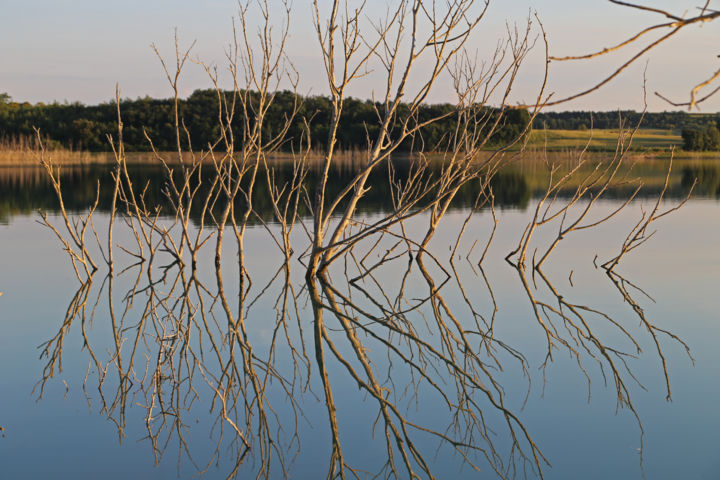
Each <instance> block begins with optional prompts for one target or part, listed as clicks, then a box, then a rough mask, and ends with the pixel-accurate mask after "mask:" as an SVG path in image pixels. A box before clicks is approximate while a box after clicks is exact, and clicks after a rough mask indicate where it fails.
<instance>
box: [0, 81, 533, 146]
mask: <svg viewBox="0 0 720 480" xmlns="http://www.w3.org/2000/svg"><path fill="white" fill-rule="evenodd" d="M232 94H233V92H226V95H227V96H228V97H231V96H232ZM2 95H3V96H0V138H3V137H4V138H17V137H31V136H33V135H34V127H37V128H38V129H40V131H41V132H42V135H43V137H46V138H47V139H48V140H49V142H50V143H58V144H59V145H61V146H64V147H67V148H73V149H82V150H90V151H106V150H109V144H108V141H107V134H108V133H112V132H115V131H116V130H117V110H116V109H117V106H116V104H115V103H114V102H108V103H101V104H99V105H83V104H81V103H78V102H76V103H52V104H43V103H37V104H34V105H33V104H30V103H27V102H25V103H19V102H12V101H11V98H10V96H9V95H7V94H2ZM253 96H256V94H254V93H251V94H250V97H253ZM251 101H252V98H251ZM254 101H255V102H257V101H258V100H257V99H254ZM297 105H299V109H298V108H297ZM120 107H121V109H122V112H123V120H124V124H125V125H124V130H123V135H124V143H125V148H126V149H127V150H132V151H149V150H150V149H151V145H150V143H149V142H148V140H147V138H146V136H145V135H146V133H147V136H148V137H150V138H151V139H152V141H153V143H154V145H155V148H157V149H159V150H173V149H175V148H176V145H177V144H176V137H175V133H176V132H175V125H174V103H173V99H153V98H150V97H145V98H138V99H136V100H130V99H126V100H122V101H121V104H120ZM382 108H383V107H382V106H381V105H379V104H378V103H377V102H372V101H370V100H360V99H356V98H348V99H346V100H345V107H344V108H343V110H342V113H341V118H340V124H339V130H338V141H337V146H338V147H339V148H341V149H346V150H353V149H364V148H367V144H368V138H375V136H376V135H377V133H378V128H379V127H378V124H377V111H378V109H380V110H382ZM483 108H484V109H485V110H486V111H487V113H488V117H496V116H498V115H499V114H500V110H499V109H493V108H491V107H483ZM295 110H297V111H295ZM399 110H401V111H407V110H408V106H407V105H400V107H399ZM178 111H179V114H180V116H181V118H182V119H183V120H184V123H185V125H186V126H187V128H188V130H189V132H188V133H189V134H190V136H191V138H192V139H193V143H195V145H197V146H198V147H199V148H204V147H206V146H207V145H209V144H213V143H215V142H216V141H217V139H218V138H220V136H221V132H220V127H219V126H218V123H217V118H218V92H216V91H215V90H196V91H195V92H193V93H192V94H191V95H190V96H189V97H188V98H187V99H184V100H180V101H179V104H178ZM460 114H461V113H460V112H459V110H458V108H457V107H456V105H453V104H449V103H445V104H433V105H430V104H423V105H421V106H420V108H419V109H418V110H417V116H418V120H419V121H420V122H424V121H427V120H429V119H435V118H441V120H438V121H434V122H428V124H427V125H426V126H425V127H424V128H423V129H422V131H421V136H422V141H423V143H424V149H425V150H426V151H433V150H435V149H438V148H441V145H442V144H443V142H447V141H448V140H449V139H450V138H451V137H452V135H453V133H454V132H455V130H456V128H457V125H458V118H459V115H460ZM291 116H293V118H294V120H293V122H292V125H290V127H289V131H288V132H287V133H288V135H287V141H286V142H285V144H284V145H283V147H282V148H283V149H284V150H287V151H289V150H292V149H293V148H297V147H298V145H299V141H300V138H301V137H302V135H303V132H304V131H305V128H306V126H305V124H304V122H305V120H308V121H309V122H310V123H311V126H312V129H313V136H314V137H315V138H318V139H324V138H326V137H327V134H328V130H327V129H328V124H329V123H330V118H331V116H332V101H331V99H330V98H329V97H325V96H299V95H296V94H295V93H294V92H291V91H283V92H277V93H276V94H275V97H274V101H273V104H272V106H271V107H270V108H269V109H268V112H267V113H266V118H265V119H264V124H263V130H264V131H263V134H264V135H265V136H266V137H267V138H272V137H275V136H276V135H278V133H280V130H281V129H282V128H285V127H286V125H285V122H286V119H287V118H288V117H291ZM529 119H530V115H529V114H528V111H527V110H526V109H515V108H507V107H506V108H505V109H504V110H503V116H502V124H501V125H499V126H498V128H496V129H495V131H494V132H493V134H492V138H491V144H502V143H506V142H508V141H509V140H510V139H513V138H515V137H516V136H517V135H518V134H519V133H520V132H522V131H523V129H524V128H525V125H526V124H527V122H528V121H529ZM242 121H243V120H242V119H241V118H239V116H238V117H237V118H236V119H235V120H234V121H233V129H234V130H236V132H239V131H240V130H241V123H242ZM487 123H488V125H492V124H493V122H492V121H489V122H487ZM410 142H411V140H410V139H408V140H407V141H406V142H405V143H404V144H403V145H401V147H400V150H404V151H409V150H410V149H411V145H410Z"/></svg>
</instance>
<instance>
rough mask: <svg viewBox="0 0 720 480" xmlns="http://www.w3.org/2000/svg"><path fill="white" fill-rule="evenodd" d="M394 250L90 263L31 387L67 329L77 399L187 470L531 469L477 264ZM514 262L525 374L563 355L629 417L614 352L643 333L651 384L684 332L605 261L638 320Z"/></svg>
mask: <svg viewBox="0 0 720 480" xmlns="http://www.w3.org/2000/svg"><path fill="white" fill-rule="evenodd" d="M409 254H410V252H409V250H408V246H407V245H406V244H405V243H404V242H402V241H397V240H396V239H393V237H391V236H388V237H387V238H385V239H383V241H380V242H359V243H358V244H356V245H354V246H353V247H352V248H351V250H350V251H349V252H348V254H347V255H346V261H345V262H344V265H342V266H340V265H338V267H337V268H333V269H331V270H330V271H329V272H328V274H327V275H322V276H319V277H317V278H310V279H305V278H304V277H303V276H302V273H303V272H302V271H300V272H294V271H293V268H292V266H293V265H294V264H295V263H294V262H295V260H293V261H292V262H290V261H286V262H284V263H282V264H281V265H280V266H279V268H278V269H277V270H276V271H275V272H274V273H273V274H270V275H267V274H266V275H263V274H260V275H257V276H256V275H255V274H250V273H249V272H248V271H247V270H243V271H239V270H238V269H237V265H235V266H232V262H231V263H230V264H225V263H223V264H218V265H216V266H215V267H214V268H211V269H205V270H203V269H193V270H192V271H190V270H189V269H187V268H182V267H181V266H179V265H178V264H171V265H169V266H168V265H165V264H164V263H163V261H164V260H165V259H166V258H167V257H164V256H162V255H158V256H157V257H155V259H154V260H153V261H145V262H141V263H138V264H135V265H130V266H128V267H126V268H125V270H122V271H118V273H116V274H110V275H108V276H106V277H104V278H100V277H98V275H99V274H92V275H90V276H88V278H87V280H86V281H85V282H84V283H82V284H81V285H80V287H79V288H78V290H77V292H76V293H75V295H74V296H73V297H72V298H71V300H70V302H69V304H68V307H67V311H66V313H65V315H64V318H63V320H62V322H61V324H60V328H59V330H58V332H57V334H56V335H55V336H53V337H52V338H50V339H49V340H48V341H47V342H45V343H44V344H43V345H42V347H41V350H42V357H43V359H44V361H45V368H44V370H43V375H42V378H41V380H40V382H39V383H38V385H37V387H36V388H37V390H36V392H37V394H38V396H39V397H42V396H43V393H44V390H45V387H46V385H47V384H48V382H49V381H50V380H51V379H52V378H53V377H54V376H55V375H56V374H57V373H58V371H59V370H60V369H61V368H62V362H63V355H64V353H65V352H63V347H64V345H66V344H68V343H69V338H68V337H69V336H70V335H79V336H80V337H81V338H82V344H83V345H84V348H85V349H86V350H87V361H88V371H87V373H86V375H85V381H84V391H85V393H86V396H87V399H88V402H91V403H92V404H94V405H96V406H97V405H99V410H100V412H101V413H102V414H103V415H105V416H107V418H108V419H109V420H110V421H111V422H113V423H114V425H115V427H116V428H117V431H118V434H119V435H120V437H121V438H122V437H124V436H125V434H126V430H127V429H128V428H129V426H131V425H132V424H133V423H137V422H143V423H144V425H145V430H146V435H145V438H144V441H145V442H146V444H147V445H148V447H149V448H151V449H152V452H153V454H154V456H155V461H156V463H159V462H161V461H162V460H163V458H165V457H166V456H168V455H169V456H170V457H173V456H175V455H179V456H180V458H182V459H184V460H183V462H189V463H190V464H192V465H193V466H194V468H195V469H196V470H197V471H198V472H201V473H203V472H207V471H214V470H212V469H214V468H215V467H216V466H217V467H219V468H220V469H221V472H222V474H223V475H224V476H227V477H228V478H235V477H236V476H239V475H243V476H245V475H249V474H250V473H252V474H253V475H255V476H257V477H258V478H277V477H279V476H287V475H291V474H292V472H293V465H294V461H295V460H296V459H297V458H299V457H298V456H300V457H301V456H302V455H303V454H307V453H308V451H316V452H318V451H319V452H327V455H328V457H326V458H325V459H324V460H323V461H322V462H321V463H320V464H316V465H315V466H314V468H315V469H316V470H314V471H312V472H310V473H309V474H310V475H312V476H313V478H318V477H319V476H320V475H321V474H322V472H320V473H319V472H318V471H317V469H326V471H327V478H365V477H366V476H367V477H369V478H375V477H376V476H377V477H378V478H436V477H437V478H439V477H438V475H439V474H438V472H437V471H436V470H437V469H438V468H439V466H440V467H442V466H443V465H446V464H447V463H446V462H450V464H452V465H457V464H458V462H460V463H462V464H464V465H465V466H466V467H469V468H470V469H471V471H472V470H479V471H483V472H487V471H488V469H490V470H492V471H494V472H495V474H496V475H497V476H498V477H499V478H517V477H526V476H531V477H532V476H536V475H539V476H543V472H545V471H546V470H547V468H548V465H549V464H550V463H551V462H552V458H546V457H545V456H544V455H543V452H542V451H541V445H537V444H536V443H535V441H534V440H533V432H532V431H531V430H530V429H529V428H528V427H527V426H526V425H525V424H524V422H523V421H522V419H521V410H520V409H518V408H517V407H511V405H518V404H519V403H520V404H522V397H523V396H527V395H529V392H530V390H531V387H532V385H531V381H530V373H529V372H530V370H531V369H532V368H534V367H535V365H533V364H532V363H531V360H530V359H529V358H528V357H527V355H526V354H525V352H522V351H519V350H517V349H516V348H514V347H513V346H512V345H511V344H510V343H508V342H506V341H504V340H503V338H502V336H501V335H499V334H498V331H497V325H496V316H497V313H498V304H497V302H496V300H495V293H494V291H493V288H492V283H491V282H490V281H489V280H488V277H487V276H486V274H485V272H484V271H483V270H482V269H477V270H475V272H474V274H472V275H470V276H468V272H472V270H473V268H474V267H473V264H471V263H470V262H465V261H462V265H459V264H456V263H455V261H453V260H450V261H449V262H447V261H445V262H443V261H441V260H439V259H438V258H437V257H435V256H433V255H432V254H431V253H430V252H426V254H425V255H423V256H422V257H419V258H417V259H414V260H413V259H412V257H410V255H409ZM300 260H302V258H301V259H300ZM461 267H462V268H461ZM508 268H514V267H508ZM265 269H267V267H265ZM461 269H462V272H465V273H461V271H460V270H461ZM118 270H119V269H118ZM516 270H517V275H518V278H519V283H518V284H517V288H518V293H520V292H524V296H526V298H527V300H528V301H529V304H530V306H531V309H532V312H534V317H535V318H534V321H535V322H536V328H538V329H539V331H541V332H542V338H544V341H545V353H544V355H543V356H544V360H543V361H542V363H541V365H540V366H541V368H542V370H543V372H546V370H547V369H548V366H549V365H550V364H552V362H554V361H555V358H556V356H557V355H558V353H562V352H564V353H566V354H569V355H570V356H571V357H572V359H574V361H575V362H576V365H577V368H578V369H579V371H580V372H582V375H584V376H585V378H586V379H587V385H588V392H589V391H590V390H589V389H590V384H591V383H592V382H593V381H595V380H600V381H601V382H609V383H610V385H611V386H612V387H613V388H614V391H615V394H616V399H617V404H618V407H627V408H628V409H629V410H630V411H632V413H633V414H634V415H635V416H636V418H637V421H638V425H640V428H641V429H642V426H641V424H640V414H639V412H637V411H636V409H635V406H634V404H633V401H632V397H631V391H632V387H633V385H634V384H639V383H640V382H642V378H640V377H639V376H638V375H637V374H636V373H635V372H634V371H633V369H632V365H631V361H632V359H633V358H635V357H636V356H638V355H639V354H640V353H641V348H640V345H641V344H642V343H643V342H646V341H647V340H648V339H649V340H650V342H651V343H652V344H654V345H655V346H656V352H655V353H656V354H657V358H658V363H659V368H660V369H661V371H663V372H664V375H665V378H666V380H667V382H666V387H667V396H668V398H669V397H670V392H671V390H670V381H669V377H668V373H667V364H666V357H665V355H664V353H663V348H662V345H663V343H662V342H661V340H660V338H659V337H661V336H667V337H669V338H671V339H672V340H674V341H675V342H678V343H679V344H680V345H682V346H683V347H684V348H686V349H687V346H686V345H685V344H684V343H683V342H682V340H680V339H679V338H677V337H676V336H674V335H673V334H672V333H671V332H668V331H665V330H663V329H660V328H658V327H657V326H655V325H654V324H653V322H652V320H651V319H649V318H647V317H646V316H645V314H644V312H643V309H642V307H641V306H640V302H639V301H638V300H637V299H636V297H638V296H643V295H645V294H644V292H643V291H642V290H641V289H640V287H638V286H636V285H634V284H632V283H631V282H630V281H628V280H626V279H624V278H623V277H621V276H619V275H618V274H617V273H615V272H608V274H607V278H608V280H609V282H610V284H611V286H612V288H613V289H616V290H617V292H618V293H619V294H620V296H619V297H618V298H617V300H618V302H619V303H620V304H622V305H625V308H626V309H627V308H629V309H630V310H629V312H631V313H632V314H634V315H635V316H636V318H637V319H638V320H639V321H640V323H641V326H642V328H641V329H640V330H637V329H633V328H632V327H631V326H629V324H632V323H633V322H632V321H628V320H627V319H625V320H623V319H622V318H619V317H617V316H613V315H611V314H609V313H606V312H604V311H602V310H600V309H599V308H598V307H596V306H593V305H589V304H583V303H580V302H577V301H574V300H572V295H571V294H566V293H562V292H561V291H560V289H558V288H557V287H556V286H555V285H553V283H552V282H551V280H550V279H549V277H547V276H546V275H545V274H543V272H542V271H540V270H533V271H532V277H528V275H527V273H526V271H525V270H523V269H521V268H516ZM258 277H260V278H258ZM260 282H262V284H260ZM468 282H469V284H470V285H469V286H468V285H467V284H468ZM478 282H480V283H478ZM478 286H481V287H482V289H483V290H484V295H482V296H484V297H485V298H486V299H487V300H484V301H483V300H480V298H481V297H482V296H481V295H480V294H479V293H478ZM471 291H472V292H473V293H469V292H471ZM521 295H522V294H521ZM268 312H274V317H273V318H268V316H267V315H268ZM106 319H107V320H106ZM310 320H312V321H310ZM72 327H74V329H73V328H72ZM613 330H614V331H613ZM71 332H72V333H71ZM641 337H647V338H641ZM592 365H595V366H596V367H593V366H592ZM520 377H523V378H525V387H524V388H518V378H520ZM543 377H545V373H544V374H543ZM523 390H526V393H523ZM518 395H519V396H520V398H519V399H518V398H517V397H518ZM518 400H519V401H518ZM318 408H322V410H323V411H324V414H322V415H321V414H319V413H318V411H317V409H318ZM208 437H209V438H211V440H212V445H213V447H212V449H211V450H208V449H207V447H206V445H207V438H208ZM359 445H365V447H364V449H366V450H368V451H372V452H373V457H372V458H367V456H364V455H363V454H362V453H363V452H362V448H361V449H358V446H359ZM166 461H167V460H166ZM368 472H369V473H368ZM445 475H448V473H447V472H446V474H445ZM212 478H214V475H213V476H212Z"/></svg>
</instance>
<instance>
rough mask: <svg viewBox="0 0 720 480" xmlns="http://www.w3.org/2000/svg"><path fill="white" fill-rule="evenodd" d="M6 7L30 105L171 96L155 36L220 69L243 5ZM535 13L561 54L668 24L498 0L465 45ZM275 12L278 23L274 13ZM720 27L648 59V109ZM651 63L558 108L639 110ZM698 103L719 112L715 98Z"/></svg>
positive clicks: (7, 85) (563, 4)
mask: <svg viewBox="0 0 720 480" xmlns="http://www.w3.org/2000/svg"><path fill="white" fill-rule="evenodd" d="M369 1H370V3H369V10H368V11H369V12H372V14H375V13H377V14H378V15H379V14H380V13H381V12H382V11H383V10H384V4H385V2H381V1H379V0H369ZM651 3H652V5H653V6H656V7H663V6H667V7H669V8H672V10H673V11H674V12H679V13H682V12H683V10H685V9H688V10H689V11H691V10H692V9H693V8H694V7H695V6H696V4H697V1H695V2H691V1H687V0H673V1H668V0H654V1H653V2H651ZM715 3H720V2H717V1H715ZM0 4H1V7H2V12H3V16H2V22H1V23H0V59H2V65H3V66H2V68H1V69H0V92H7V93H9V94H10V95H11V96H12V97H13V98H14V99H15V100H18V101H30V102H38V101H43V102H50V101H53V100H57V101H65V100H67V101H81V102H84V103H97V102H100V101H107V100H109V99H111V98H112V97H113V96H114V90H115V84H116V83H119V84H120V87H121V89H122V92H123V96H125V97H131V98H135V97H138V96H144V95H150V96H152V97H167V96H169V95H170V90H169V87H168V85H167V82H166V80H165V77H164V74H163V72H162V70H161V66H160V64H159V62H158V60H157V58H156V57H155V55H154V53H153V52H152V50H151V48H150V44H151V43H155V44H157V45H158V47H159V48H160V50H161V51H162V52H163V54H166V55H171V54H172V51H173V50H172V48H173V32H174V29H175V28H177V30H178V33H179V37H180V41H181V44H183V45H188V44H189V43H191V42H192V41H193V40H195V41H196V42H197V43H196V47H195V49H194V50H193V52H194V57H196V58H200V59H202V60H203V61H205V62H208V63H215V64H217V65H218V66H220V67H222V66H223V65H224V51H225V49H226V46H227V45H228V42H229V41H230V39H231V35H232V34H231V32H232V27H231V17H232V16H233V15H235V14H236V12H237V4H236V3H235V1H233V0H203V1H201V2H200V1H187V0H145V1H139V0H123V1H122V2H120V1H109V0H94V1H90V0H52V1H51V0H0ZM271 4H272V0H271ZM309 5H310V0H295V2H294V11H293V16H292V27H291V35H292V37H291V43H290V46H289V48H288V53H289V55H290V57H291V58H292V60H293V62H294V64H295V66H296V68H297V69H298V70H299V73H300V75H301V84H300V90H301V91H302V92H305V93H307V92H310V93H317V94H324V93H326V92H327V87H326V85H325V83H324V82H323V78H322V70H321V64H320V63H319V56H318V54H317V52H318V50H317V40H316V38H315V37H314V35H313V32H312V19H311V14H310V8H309ZM711 5H712V4H711ZM718 8H720V6H719V7H718ZM531 9H533V10H536V11H537V13H538V15H539V16H540V18H541V19H542V20H543V22H544V25H545V27H546V30H547V32H548V35H549V39H550V44H551V50H552V53H553V54H555V55H567V54H577V53H586V52H587V51H590V50H594V49H598V48H603V47H606V46H608V45H610V44H611V43H612V42H615V41H618V40H621V39H624V38H625V37H626V36H628V35H630V34H632V33H634V32H635V31H636V30H637V29H638V28H642V27H644V26H649V25H651V24H653V23H654V22H657V21H661V20H662V18H660V17H657V16H653V15H650V14H648V13H640V12H634V11H631V10H629V9H626V8H622V7H618V6H614V5H611V4H610V3H609V2H607V1H604V0H592V1H582V2H581V1H578V0H494V2H492V3H491V8H490V12H489V14H488V17H487V18H486V20H485V22H484V23H483V24H482V25H481V29H480V30H479V32H478V34H477V37H475V38H474V42H473V44H471V45H470V48H471V49H476V50H477V51H478V52H479V53H480V54H481V56H482V54H483V52H485V51H487V50H488V49H489V47H491V46H493V45H494V44H495V40H496V39H497V38H498V37H499V36H501V35H502V34H503V31H504V26H505V21H506V20H507V21H509V22H522V21H524V19H525V18H526V17H527V15H528V12H529V11H530V10H531ZM274 15H277V14H276V13H274ZM277 17H278V20H280V18H279V15H277ZM718 33H720V21H717V22H716V24H708V25H705V26H703V27H702V28H697V27H692V28H689V29H687V31H685V32H682V33H681V34H680V36H678V37H676V38H674V39H671V41H670V42H668V43H667V44H665V45H664V46H662V47H661V48H659V49H657V50H656V51H654V52H653V53H652V54H651V55H650V56H649V57H648V60H649V64H648V67H647V68H648V74H647V76H648V89H649V91H650V94H651V95H650V98H649V106H650V109H651V110H665V109H671V107H670V106H669V105H667V104H665V103H663V102H661V101H659V100H657V99H655V98H654V96H653V95H652V92H653V91H655V90H659V91H661V92H662V93H663V94H666V95H667V96H670V97H671V98H674V99H679V100H685V99H686V98H687V95H688V91H689V89H690V88H691V87H692V86H693V85H694V84H695V83H697V82H698V81H700V80H702V79H704V78H705V77H707V76H709V75H710V74H711V73H712V72H714V71H715V70H717V69H718V68H720V59H718V57H717V55H718V54H719V53H720V48H719V47H718V44H720V42H718V39H720V36H719V35H718ZM635 51H637V47H630V48H629V49H628V50H627V52H622V53H619V54H617V55H615V56H613V57H612V58H608V59H599V60H593V61H590V62H577V63H573V64H553V68H552V70H551V76H550V85H549V86H550V90H551V91H553V92H556V93H555V96H556V97H560V96H566V95H568V94H571V93H575V92H576V91H578V90H581V89H584V88H586V87H588V86H590V85H591V84H592V82H593V80H596V79H598V78H602V77H604V76H606V75H607V74H608V73H610V72H611V71H612V69H613V67H614V66H617V65H619V64H620V63H622V62H624V61H625V59H627V58H629V56H630V55H631V54H632V53H633V52H635ZM539 53H540V52H539V51H538V54H537V55H535V56H531V57H530V58H529V60H528V62H527V64H526V67H525V68H524V69H523V71H522V72H521V77H520V78H521V80H520V81H519V83H518V85H517V89H516V93H515V96H514V97H513V100H514V101H518V102H527V101H532V100H533V98H534V95H535V92H536V90H537V86H538V79H539V72H540V68H539V67H541V66H542V61H541V58H540V57H539V56H538V55H539ZM644 68H645V62H644V61H643V62H639V63H638V64H637V65H635V66H633V67H632V68H630V69H628V70H627V71H626V72H625V73H623V75H622V76H621V77H620V78H619V79H617V80H616V81H614V82H613V83H612V84H611V85H609V86H608V87H606V88H604V89H603V90H602V91H600V92H598V93H595V94H592V95H590V96H587V97H584V98H583V99H580V100H577V101H574V102H572V103H568V104H565V105H564V106H562V107H558V108H559V109H568V110H579V109H595V110H612V109H617V108H634V109H639V108H642V79H643V69H644ZM373 82H376V80H370V79H368V80H366V81H364V82H359V83H358V85H357V87H356V88H355V89H354V90H352V92H351V93H352V94H353V95H356V96H359V97H366V98H367V97H370V96H371V95H372V92H373V91H374V90H376V89H379V88H380V87H381V85H380V83H379V82H377V83H373ZM209 86H210V83H209V81H208V79H207V76H206V74H205V73H204V71H203V70H202V68H200V67H199V66H197V65H190V66H189V67H188V69H187V71H186V74H185V75H184V77H183V80H182V83H181V92H182V93H183V94H184V95H187V94H189V93H190V92H192V91H193V90H194V89H196V88H208V87H209ZM443 87H445V88H443ZM450 99H452V92H451V91H450V89H449V88H447V86H446V85H445V86H444V85H442V84H441V85H439V88H438V89H436V91H435V92H434V94H433V96H432V97H431V100H433V101H445V100H450ZM702 109H703V111H717V110H719V109H720V95H719V96H718V98H717V99H714V100H712V101H711V102H708V103H706V104H705V105H704V106H703V107H702Z"/></svg>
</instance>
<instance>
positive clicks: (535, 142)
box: [528, 129, 683, 152]
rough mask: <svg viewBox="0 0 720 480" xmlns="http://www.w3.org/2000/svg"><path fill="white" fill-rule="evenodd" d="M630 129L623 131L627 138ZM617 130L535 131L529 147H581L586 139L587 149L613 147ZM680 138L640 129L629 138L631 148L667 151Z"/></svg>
mask: <svg viewBox="0 0 720 480" xmlns="http://www.w3.org/2000/svg"><path fill="white" fill-rule="evenodd" d="M630 133H631V131H629V130H626V131H624V132H623V134H624V135H625V136H626V137H627V136H628V135H629V134H630ZM618 136H619V131H618V130H617V129H609V130H600V129H595V130H535V131H533V132H532V133H531V135H530V141H529V142H528V146H529V147H534V148H544V147H546V148H547V149H548V150H565V149H582V148H584V147H585V145H587V144H588V141H589V142H590V145H589V149H590V150H605V151H607V150H615V147H616V146H617V142H618ZM682 144H683V141H682V137H681V136H680V135H679V133H678V132H676V131H673V130H658V129H640V130H638V131H637V133H636V134H635V136H634V138H633V147H634V148H633V149H634V150H635V151H639V152H642V151H643V150H655V151H657V150H669V149H670V148H672V147H682Z"/></svg>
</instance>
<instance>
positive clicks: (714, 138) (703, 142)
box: [682, 121, 720, 152]
mask: <svg viewBox="0 0 720 480" xmlns="http://www.w3.org/2000/svg"><path fill="white" fill-rule="evenodd" d="M718 127H720V121H718V124H717V125H708V126H706V127H705V128H686V129H684V130H683V131H682V138H683V148H684V149H685V150H692V151H696V152H708V151H717V150H720V128H718Z"/></svg>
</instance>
